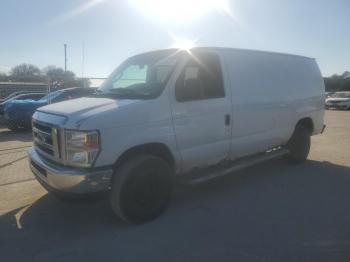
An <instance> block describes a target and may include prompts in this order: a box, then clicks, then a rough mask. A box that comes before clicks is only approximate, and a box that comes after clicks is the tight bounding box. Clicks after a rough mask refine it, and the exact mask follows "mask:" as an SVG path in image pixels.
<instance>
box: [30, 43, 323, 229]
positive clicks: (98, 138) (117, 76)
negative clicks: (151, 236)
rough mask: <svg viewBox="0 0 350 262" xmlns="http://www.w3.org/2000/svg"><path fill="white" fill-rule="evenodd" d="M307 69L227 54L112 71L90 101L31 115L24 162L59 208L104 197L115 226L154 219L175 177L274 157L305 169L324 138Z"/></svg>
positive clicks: (155, 55) (312, 72) (272, 56)
mask: <svg viewBox="0 0 350 262" xmlns="http://www.w3.org/2000/svg"><path fill="white" fill-rule="evenodd" d="M324 92H325V88H324V84H323V79H322V76H321V73H320V71H319V68H318V66H317V63H316V61H315V60H314V59H311V58H306V57H302V56H294V55H285V54H278V53H270V52H262V51H249V50H239V49H229V48H193V49H191V50H190V51H180V50H176V49H175V50H174V49H168V50H159V51H154V52H149V53H144V54H140V55H136V56H133V57H131V58H129V59H127V60H126V61H125V62H124V63H122V64H121V65H120V66H119V67H118V68H117V70H116V71H115V72H114V73H112V74H111V76H110V77H109V78H108V79H107V80H106V81H105V82H104V84H103V85H102V86H101V87H100V88H99V90H98V92H97V93H96V94H95V95H93V96H91V97H86V98H80V99H76V100H74V101H65V102H61V103H56V104H52V105H47V106H44V107H41V108H40V109H39V110H37V111H36V112H35V114H34V115H33V136H34V147H32V148H30V149H29V151H28V155H29V160H30V167H31V170H32V171H33V173H34V175H35V176H36V178H37V180H38V181H39V182H40V183H41V184H42V185H43V186H44V187H45V188H46V189H47V190H48V191H49V192H51V193H53V194H55V195H56V196H58V197H63V198H67V197H68V198H69V197H71V196H76V195H84V194H87V193H92V192H99V191H103V190H109V194H110V203H111V207H112V209H113V211H114V212H115V213H116V215H117V216H119V217H120V218H122V219H123V220H124V221H126V222H129V223H143V222H145V221H148V220H151V219H153V218H155V217H157V216H158V215H160V214H161V213H162V211H163V210H164V209H165V207H166V206H167V204H168V202H169V200H170V197H171V192H172V187H173V183H174V179H173V178H174V177H176V179H178V180H180V181H181V182H183V183H188V184H196V183H199V182H203V181H207V180H210V179H213V178H216V177H219V176H223V175H227V174H231V173H232V171H235V170H238V169H241V168H243V167H247V166H251V165H253V164H256V163H259V162H262V161H265V160H268V159H271V158H274V157H279V156H284V157H285V159H286V160H287V161H288V162H290V163H301V162H303V161H305V160H306V158H307V156H308V153H309V149H310V137H311V136H312V135H316V134H320V133H322V131H323V129H324V124H323V117H324Z"/></svg>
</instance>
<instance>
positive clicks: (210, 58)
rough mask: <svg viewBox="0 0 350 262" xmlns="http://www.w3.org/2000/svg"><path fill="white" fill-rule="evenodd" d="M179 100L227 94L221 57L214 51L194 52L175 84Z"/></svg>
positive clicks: (201, 98)
mask: <svg viewBox="0 0 350 262" xmlns="http://www.w3.org/2000/svg"><path fill="white" fill-rule="evenodd" d="M175 96H176V100H177V101H179V102H186V101H193V100H205V99H212V98H220V97H224V96H225V91H224V85H223V79H222V72H221V66H220V60H219V57H218V56H217V55H216V54H214V53H200V54H195V53H193V57H191V58H190V60H189V61H188V62H187V64H186V65H185V67H184V69H183V71H182V73H181V74H180V76H179V78H178V79H177V81H176V84H175Z"/></svg>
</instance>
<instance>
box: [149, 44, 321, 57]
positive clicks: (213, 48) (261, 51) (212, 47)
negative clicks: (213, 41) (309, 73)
mask: <svg viewBox="0 0 350 262" xmlns="http://www.w3.org/2000/svg"><path fill="white" fill-rule="evenodd" d="M177 50H181V48H164V49H158V50H152V51H149V52H144V53H153V52H157V51H165V52H166V51H170V52H171V51H174V52H175V51H177ZM189 50H212V51H213V50H218V51H219V50H235V51H244V52H257V53H267V54H275V55H283V56H294V57H300V58H306V59H313V60H314V59H315V58H312V57H307V56H303V55H295V54H288V53H280V52H273V51H264V50H254V49H244V48H233V47H215V46H195V47H192V48H190V49H189Z"/></svg>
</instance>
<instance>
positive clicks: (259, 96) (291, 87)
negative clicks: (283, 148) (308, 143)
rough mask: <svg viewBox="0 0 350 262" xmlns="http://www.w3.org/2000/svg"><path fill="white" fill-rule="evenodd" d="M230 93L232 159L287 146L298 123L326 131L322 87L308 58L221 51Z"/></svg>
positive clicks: (315, 69)
mask: <svg viewBox="0 0 350 262" xmlns="http://www.w3.org/2000/svg"><path fill="white" fill-rule="evenodd" d="M221 52H222V53H223V54H224V55H223V57H225V64H226V70H227V75H229V79H230V83H229V84H230V87H231V90H232V115H233V127H232V128H233V130H232V150H231V154H230V157H231V158H232V159H234V158H237V157H242V156H246V155H249V154H252V153H256V152H259V151H265V150H266V149H268V148H271V147H273V146H278V145H282V144H285V143H286V142H287V141H288V139H289V138H290V136H291V135H292V133H293V131H294V127H295V125H296V123H297V122H298V121H299V120H300V119H302V118H304V117H310V118H311V119H312V120H313V122H314V126H315V131H314V133H315V134H316V133H319V132H320V130H321V129H322V126H323V113H324V110H323V107H324V106H323V93H324V85H323V80H322V77H321V74H320V71H319V69H318V67H317V64H316V62H315V61H314V60H313V59H310V58H304V57H299V56H293V55H283V54H275V53H267V52H258V51H249V50H221Z"/></svg>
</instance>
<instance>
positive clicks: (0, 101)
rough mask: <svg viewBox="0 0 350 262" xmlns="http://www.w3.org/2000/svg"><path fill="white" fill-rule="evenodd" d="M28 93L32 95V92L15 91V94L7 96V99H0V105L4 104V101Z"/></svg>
mask: <svg viewBox="0 0 350 262" xmlns="http://www.w3.org/2000/svg"><path fill="white" fill-rule="evenodd" d="M29 93H34V92H33V91H17V92H13V93H11V94H10V95H8V96H7V97H5V98H1V99H0V103H2V102H5V101H6V100H8V99H11V98H13V97H15V96H18V95H23V94H29Z"/></svg>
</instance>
